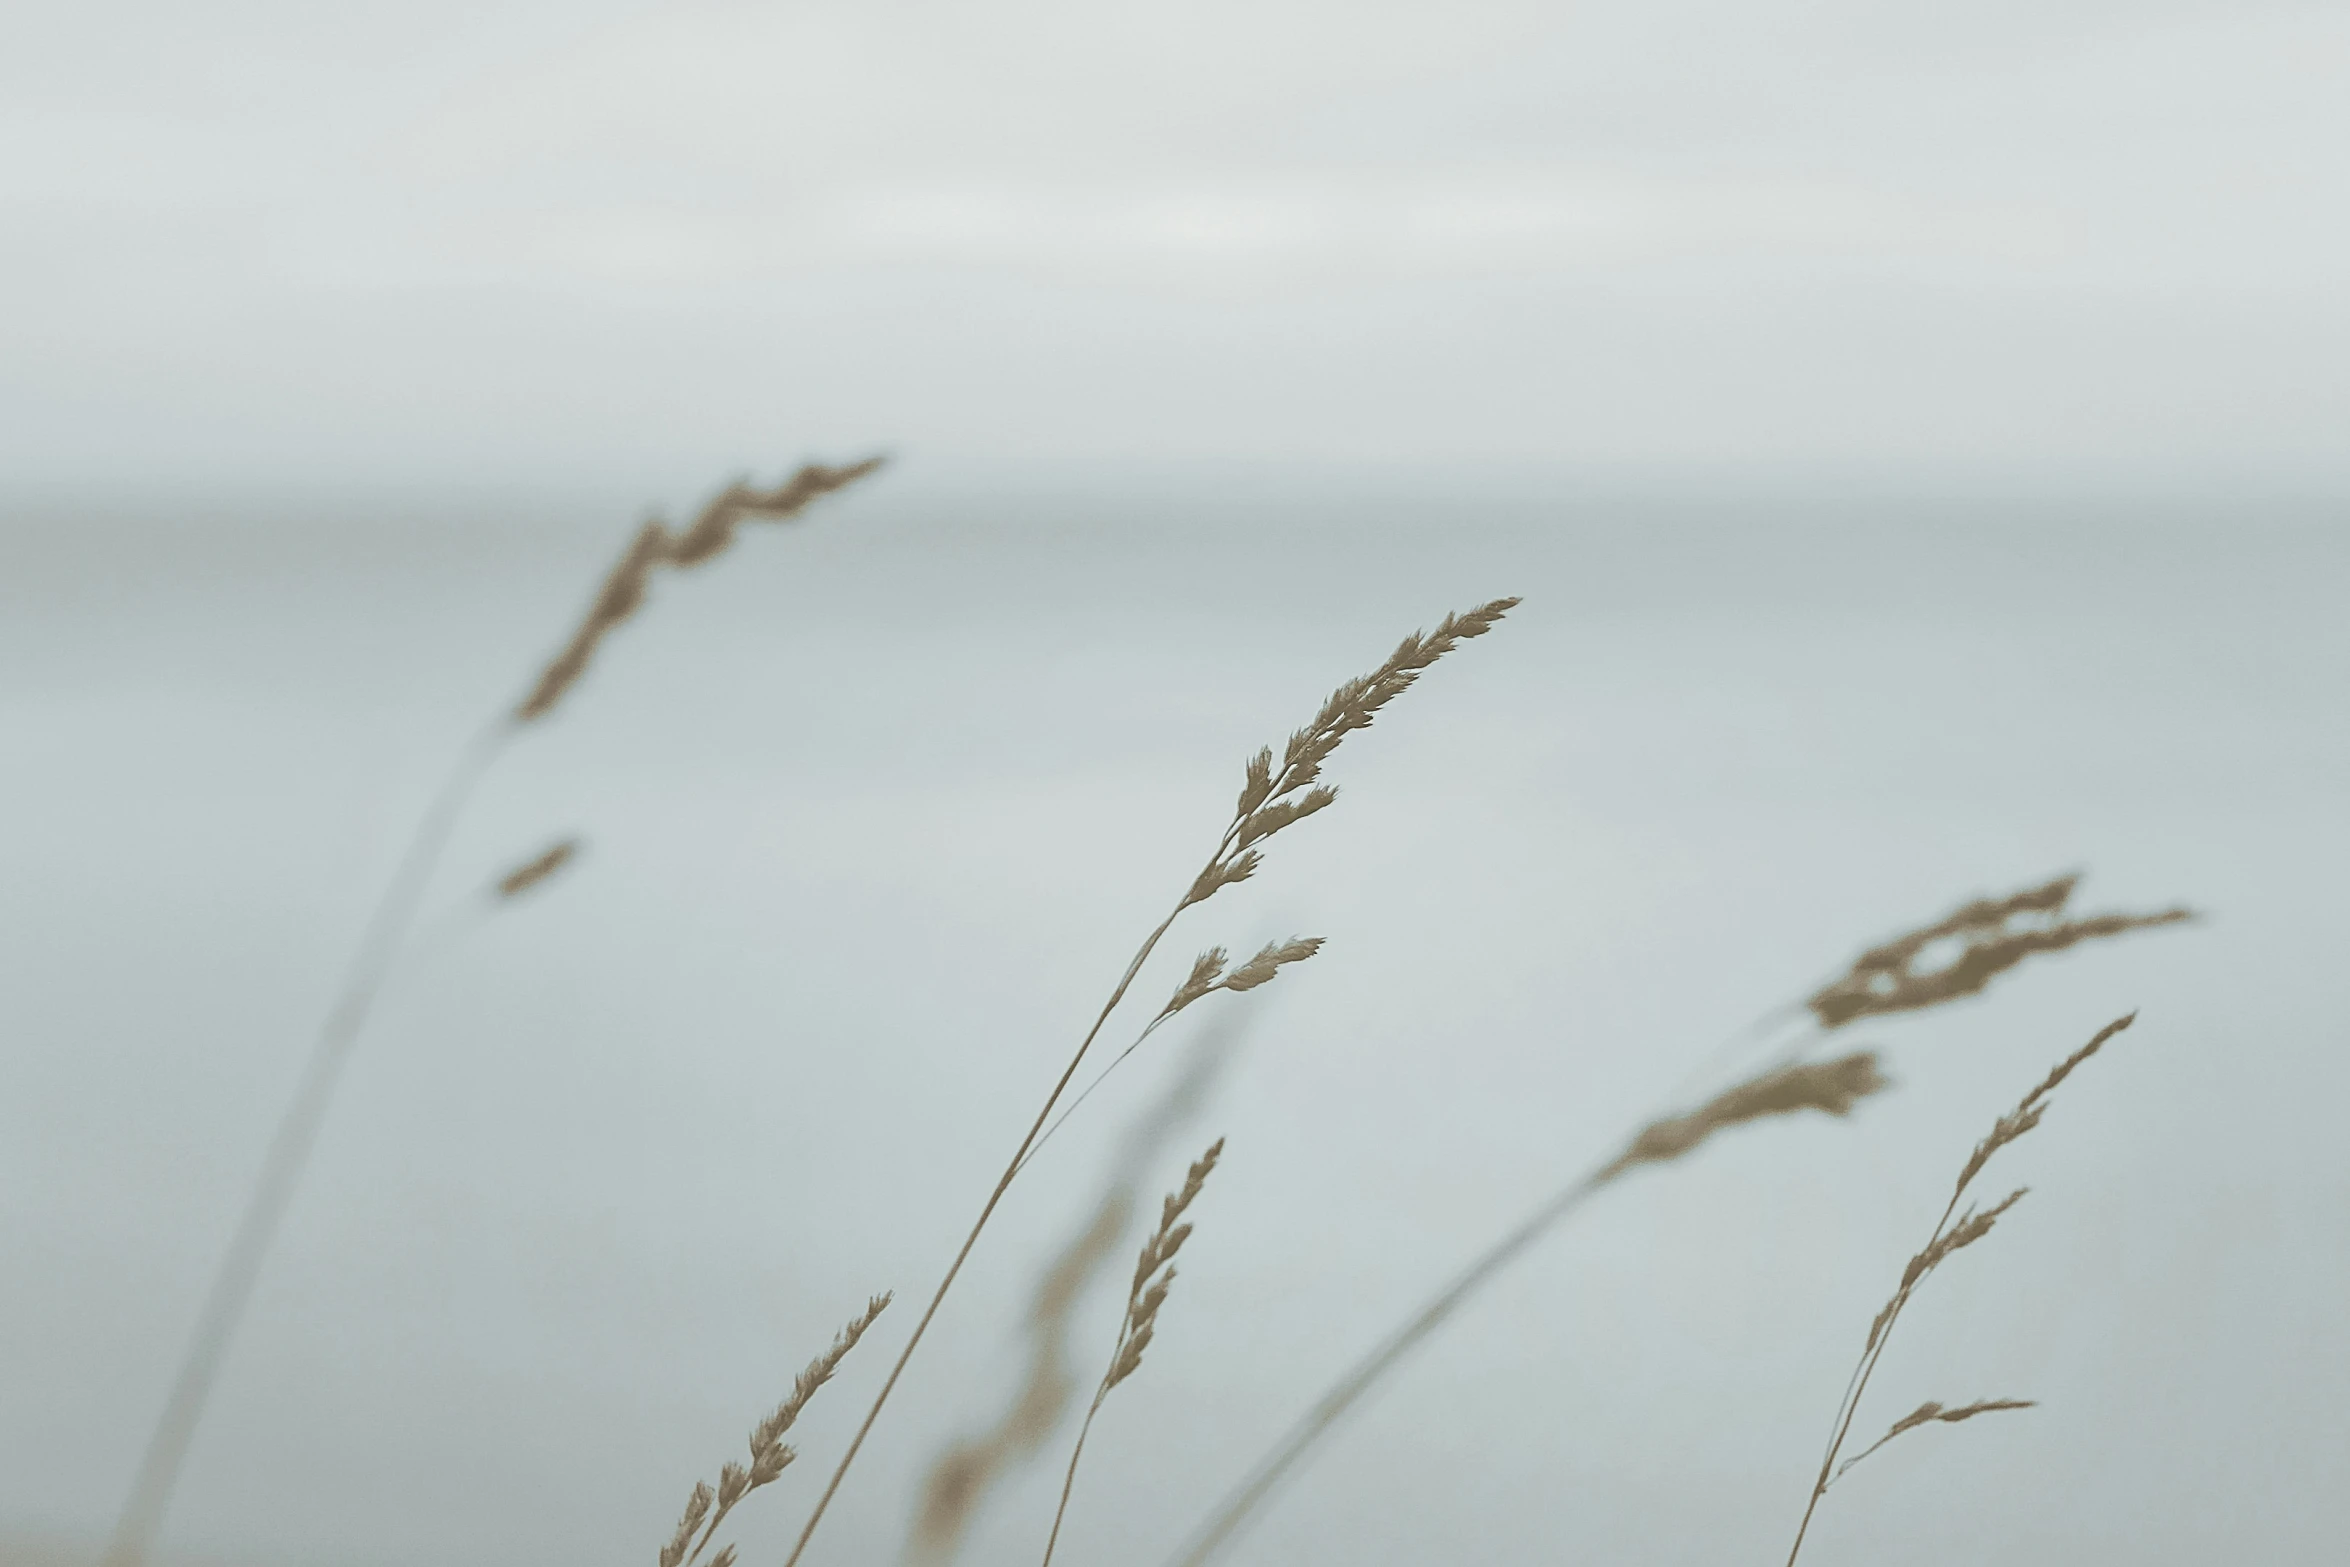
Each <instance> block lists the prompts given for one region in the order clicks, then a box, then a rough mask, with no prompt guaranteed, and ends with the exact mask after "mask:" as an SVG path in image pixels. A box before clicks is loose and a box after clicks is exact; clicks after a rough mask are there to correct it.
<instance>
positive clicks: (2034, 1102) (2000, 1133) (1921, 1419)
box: [1787, 1012, 2138, 1567]
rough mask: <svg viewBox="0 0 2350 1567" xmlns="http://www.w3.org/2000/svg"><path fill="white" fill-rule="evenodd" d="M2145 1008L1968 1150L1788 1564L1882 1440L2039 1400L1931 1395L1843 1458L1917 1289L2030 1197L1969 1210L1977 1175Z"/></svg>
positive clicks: (2093, 1041)
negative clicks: (1833, 1490)
mask: <svg viewBox="0 0 2350 1567" xmlns="http://www.w3.org/2000/svg"><path fill="white" fill-rule="evenodd" d="M2137 1016H2138V1015H2137V1014H2136V1013H2135V1012H2132V1013H2129V1014H2127V1015H2125V1016H2123V1017H2118V1018H2115V1019H2114V1020H2113V1021H2112V1022H2110V1023H2108V1024H2106V1025H2105V1026H2104V1027H2103V1028H2101V1029H2099V1030H2098V1031H2097V1032H2096V1034H2095V1035H2094V1036H2092V1037H2091V1038H2090V1040H2089V1042H2088V1043H2087V1044H2085V1045H2083V1046H2081V1048H2080V1049H2078V1050H2076V1051H2074V1052H2073V1053H2072V1054H2071V1055H2069V1056H2066V1057H2065V1058H2064V1059H2063V1060H2062V1061H2059V1062H2058V1063H2057V1064H2056V1065H2055V1066H2054V1067H2053V1068H2051V1069H2050V1070H2049V1073H2048V1075H2047V1076H2046V1077H2044V1078H2042V1079H2041V1080H2040V1082H2039V1085H2038V1086H2037V1087H2035V1088H2033V1090H2032V1091H2031V1092H2030V1093H2028V1094H2026V1095H2024V1097H2023V1098H2022V1100H2020V1101H2019V1102H2018V1103H2017V1105H2016V1107H2015V1108H2014V1109H2013V1110H2010V1111H2009V1112H2008V1113H2007V1114H2005V1115H2003V1116H2001V1117H2000V1118H1999V1119H1998V1121H1996V1122H1995V1123H1993V1125H1992V1127H1991V1130H1990V1132H1989V1133H1987V1134H1986V1135H1985V1136H1984V1138H1983V1140H1982V1141H1981V1142H1979V1143H1977V1144H1975V1149H1974V1152H1973V1153H1971V1154H1970V1155H1968V1156H1967V1161H1966V1163H1965V1164H1964V1165H1963V1166H1961V1167H1960V1169H1959V1172H1958V1180H1957V1183H1956V1184H1955V1185H1953V1186H1952V1188H1951V1191H1950V1200H1949V1201H1948V1202H1947V1203H1945V1204H1944V1205H1943V1208H1942V1216H1941V1217H1940V1218H1939V1219H1937V1220H1935V1221H1934V1228H1933V1231H1932V1233H1931V1234H1929V1235H1928V1236H1927V1237H1926V1243H1925V1245H1923V1246H1921V1247H1920V1248H1918V1250H1917V1252H1916V1254H1915V1255H1913V1256H1912V1257H1911V1258H1910V1259H1909V1261H1908V1263H1907V1264H1905V1265H1904V1266H1903V1268H1902V1270H1901V1282H1900V1283H1899V1284H1897V1285H1896V1286H1895V1287H1894V1290H1893V1294H1892V1297H1891V1298H1890V1299H1888V1300H1887V1301H1886V1302H1885V1304H1884V1306H1883V1307H1882V1308H1881V1309H1880V1310H1879V1311H1878V1312H1877V1315H1876V1317H1875V1319H1874V1320H1872V1321H1871V1322H1870V1323H1869V1331H1868V1337H1867V1338H1866V1339H1865V1340H1864V1341H1863V1342H1862V1345H1861V1353H1860V1359H1859V1361H1858V1362H1857V1363H1856V1364H1855V1365H1854V1366H1853V1368H1852V1375H1851V1377H1850V1378H1849V1379H1848V1380H1847V1381H1846V1383H1845V1386H1844V1398H1843V1400H1842V1402H1840V1403H1839V1404H1838V1405H1837V1406H1836V1418H1835V1420H1834V1422H1833V1423H1832V1428H1831V1431H1830V1435H1829V1438H1828V1450H1827V1453H1826V1454H1825V1455H1824V1456H1823V1457H1822V1458H1821V1459H1820V1469H1819V1473H1818V1475H1817V1476H1815V1477H1814V1479H1813V1481H1812V1488H1811V1495H1810V1496H1809V1497H1808V1498H1807V1499H1806V1500H1805V1502H1804V1507H1803V1518H1802V1521H1801V1522H1799V1523H1798V1524H1797V1525H1796V1528H1795V1543H1794V1544H1793V1545H1792V1546H1791V1547H1789V1549H1788V1552H1787V1562H1788V1567H1794V1563H1795V1559H1796V1557H1798V1556H1799V1555H1801V1554H1802V1552H1803V1541H1804V1537H1805V1535H1807V1534H1808V1533H1809V1532H1810V1530H1811V1521H1812V1517H1813V1515H1814V1514H1815V1513H1816V1512H1817V1511H1818V1510H1819V1505H1820V1501H1821V1499H1822V1498H1823V1497H1825V1496H1826V1495H1827V1494H1828V1489H1829V1487H1831V1486H1833V1485H1834V1484H1835V1483H1836V1482H1837V1481H1838V1480H1840V1479H1842V1478H1843V1476H1844V1475H1845V1473H1846V1472H1847V1471H1849V1470H1850V1469H1851V1468H1852V1466H1853V1465H1854V1464H1857V1463H1859V1462H1860V1461H1861V1460H1862V1459H1864V1458H1866V1457H1868V1456H1869V1454H1871V1453H1874V1452H1875V1451H1877V1449H1878V1448H1881V1447H1883V1446H1884V1445H1885V1444H1886V1443H1888V1442H1890V1441H1892V1440H1893V1439H1894V1438H1896V1437H1899V1436H1902V1435H1904V1434H1906V1433H1908V1432H1911V1431H1915V1430H1918V1429H1919V1428H1921V1427H1924V1426H1927V1425H1933V1424H1937V1423H1939V1424H1956V1423H1957V1422H1959V1421H1962V1420H1971V1419H1973V1418H1974V1417H1975V1416H1977V1415H1984V1414H1991V1413H1993V1412H1995V1411H2000V1410H2011V1409H2029V1408H2031V1407H2033V1405H2032V1401H2031V1400H2029V1399H2014V1398H1987V1399H1977V1400H1976V1401H1975V1402H1973V1403H1971V1404H1962V1405H1959V1406H1958V1407H1956V1408H1947V1407H1945V1406H1944V1405H1942V1404H1941V1403H1939V1402H1936V1401H1934V1400H1928V1401H1927V1402H1925V1403H1923V1404H1920V1405H1919V1406H1918V1407H1917V1408H1916V1409H1914V1410H1912V1411H1911V1412H1910V1413H1909V1414H1907V1415H1904V1416H1903V1417H1902V1418H1901V1419H1899V1420H1897V1421H1895V1422H1894V1423H1893V1425H1892V1427H1891V1428H1890V1429H1889V1430H1887V1431H1886V1433H1885V1434H1884V1435H1883V1436H1881V1437H1879V1438H1877V1440H1876V1441H1874V1442H1872V1443H1870V1444H1869V1446H1868V1447H1866V1448H1865V1449H1863V1450H1862V1451H1861V1452H1859V1453H1858V1454H1856V1455H1854V1456H1853V1457H1851V1458H1849V1459H1843V1461H1842V1462H1839V1461H1838V1460H1839V1459H1840V1458H1842V1455H1843V1452H1844V1444H1845V1442H1846V1441H1847V1440H1848V1439H1849V1438H1850V1437H1851V1434H1852V1424H1853V1420H1854V1418H1855V1417H1856V1416H1858V1415H1859V1413H1860V1403H1861V1399H1862V1398H1863V1397H1864V1396H1865V1395H1866V1394H1867V1392H1868V1390H1869V1382H1870V1380H1871V1379H1872V1378H1873V1377H1875V1375H1876V1373H1877V1366H1878V1364H1879V1362H1881V1361H1882V1360H1883V1359H1884V1355H1885V1349H1886V1346H1887V1345H1888V1344H1890V1343H1891V1342H1892V1341H1893V1330H1894V1328H1895V1326H1896V1325H1898V1324H1899V1322H1900V1320H1901V1313H1902V1310H1903V1308H1905V1307H1906V1306H1908V1304H1909V1302H1910V1299H1911V1297H1912V1296H1914V1295H1915V1294H1916V1293H1917V1291H1918V1289H1919V1288H1920V1287H1921V1286H1922V1285H1923V1284H1924V1283H1925V1282H1926V1280H1927V1279H1928V1278H1930V1277H1932V1275H1933V1273H1934V1270H1935V1269H1937V1268H1939V1267H1941V1266H1942V1264H1943V1263H1945V1262H1947V1261H1948V1260H1949V1259H1950V1258H1951V1257H1953V1256H1955V1255H1956V1254H1958V1253H1959V1252H1961V1251H1964V1250H1965V1249H1966V1248H1967V1247H1969V1246H1972V1245H1973V1244H1975V1242H1977V1241H1979V1240H1981V1239H1983V1238H1984V1237H1985V1236H1987V1235H1989V1234H1990V1233H1991V1231H1992V1228H1993V1227H1994V1226H1995V1225H1996V1224H1997V1223H1998V1222H1999V1219H2000V1217H2001V1216H2002V1215H2003V1214H2005V1213H2006V1212H2007V1211H2008V1210H2009V1209H2011V1208H2013V1207H2014V1206H2015V1205H2016V1204H2017V1203H2019V1202H2021V1201H2022V1200H2023V1198H2024V1188H2022V1187H2018V1188H2017V1189H2016V1190H2014V1191H2012V1192H2009V1193H2008V1194H2007V1195H2006V1196H2005V1197H2002V1198H2000V1199H1998V1200H1997V1201H1996V1202H1994V1203H1992V1204H1991V1205H1990V1206H1989V1207H1987V1208H1986V1207H1978V1206H1976V1205H1975V1204H1972V1203H1969V1204H1968V1205H1967V1207H1966V1208H1965V1210H1964V1211H1961V1210H1960V1208H1959V1203H1960V1202H1961V1201H1963V1200H1964V1199H1965V1197H1966V1194H1967V1191H1968V1189H1969V1188H1970V1187H1972V1186H1973V1185H1974V1181H1975V1177H1976V1176H1978V1175H1980V1174H1982V1173H1983V1169H1984V1166H1986V1165H1988V1164H1989V1163H1990V1162H1991V1158H1992V1156H1993V1155H1994V1154H1996V1153H1998V1152H1999V1150H2000V1149H2002V1148H2005V1147H2006V1146H2007V1145H2008V1144H2010V1143H2012V1142H2014V1141H2016V1140H2017V1139H2018V1138H2020V1137H2022V1136H2024V1135H2025V1134H2026V1133H2028V1132H2030V1131H2031V1130H2032V1129H2033V1128H2034V1127H2036V1126H2038V1125H2039V1124H2040V1119H2041V1117H2042V1116H2044V1115H2045V1114H2047V1111H2048V1096H2049V1095H2050V1094H2052V1093H2054V1092H2055V1091H2056V1089H2057V1088H2058V1086H2059V1085H2061V1084H2062V1083H2063V1082H2064V1080H2065V1079H2066V1078H2068V1077H2070V1076H2072V1074H2073V1072H2074V1071H2075V1070H2076V1069H2078V1068H2079V1066H2080V1065H2081V1063H2082V1062H2084V1061H2086V1060H2088V1059H2089V1058H2090V1057H2091V1056H2093V1055H2095V1054H2096V1053H2097V1052H2098V1051H2100V1050H2102V1049H2104V1048H2105V1044H2106V1041H2108V1040H2110V1039H2112V1038H2113V1037H2114V1036H2115V1035H2116V1034H2118V1033H2120V1032H2121V1031H2122V1030H2123V1029H2125V1028H2128V1027H2129V1026H2130V1025H2131V1024H2132V1023H2133V1022H2135V1021H2137Z"/></svg>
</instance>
